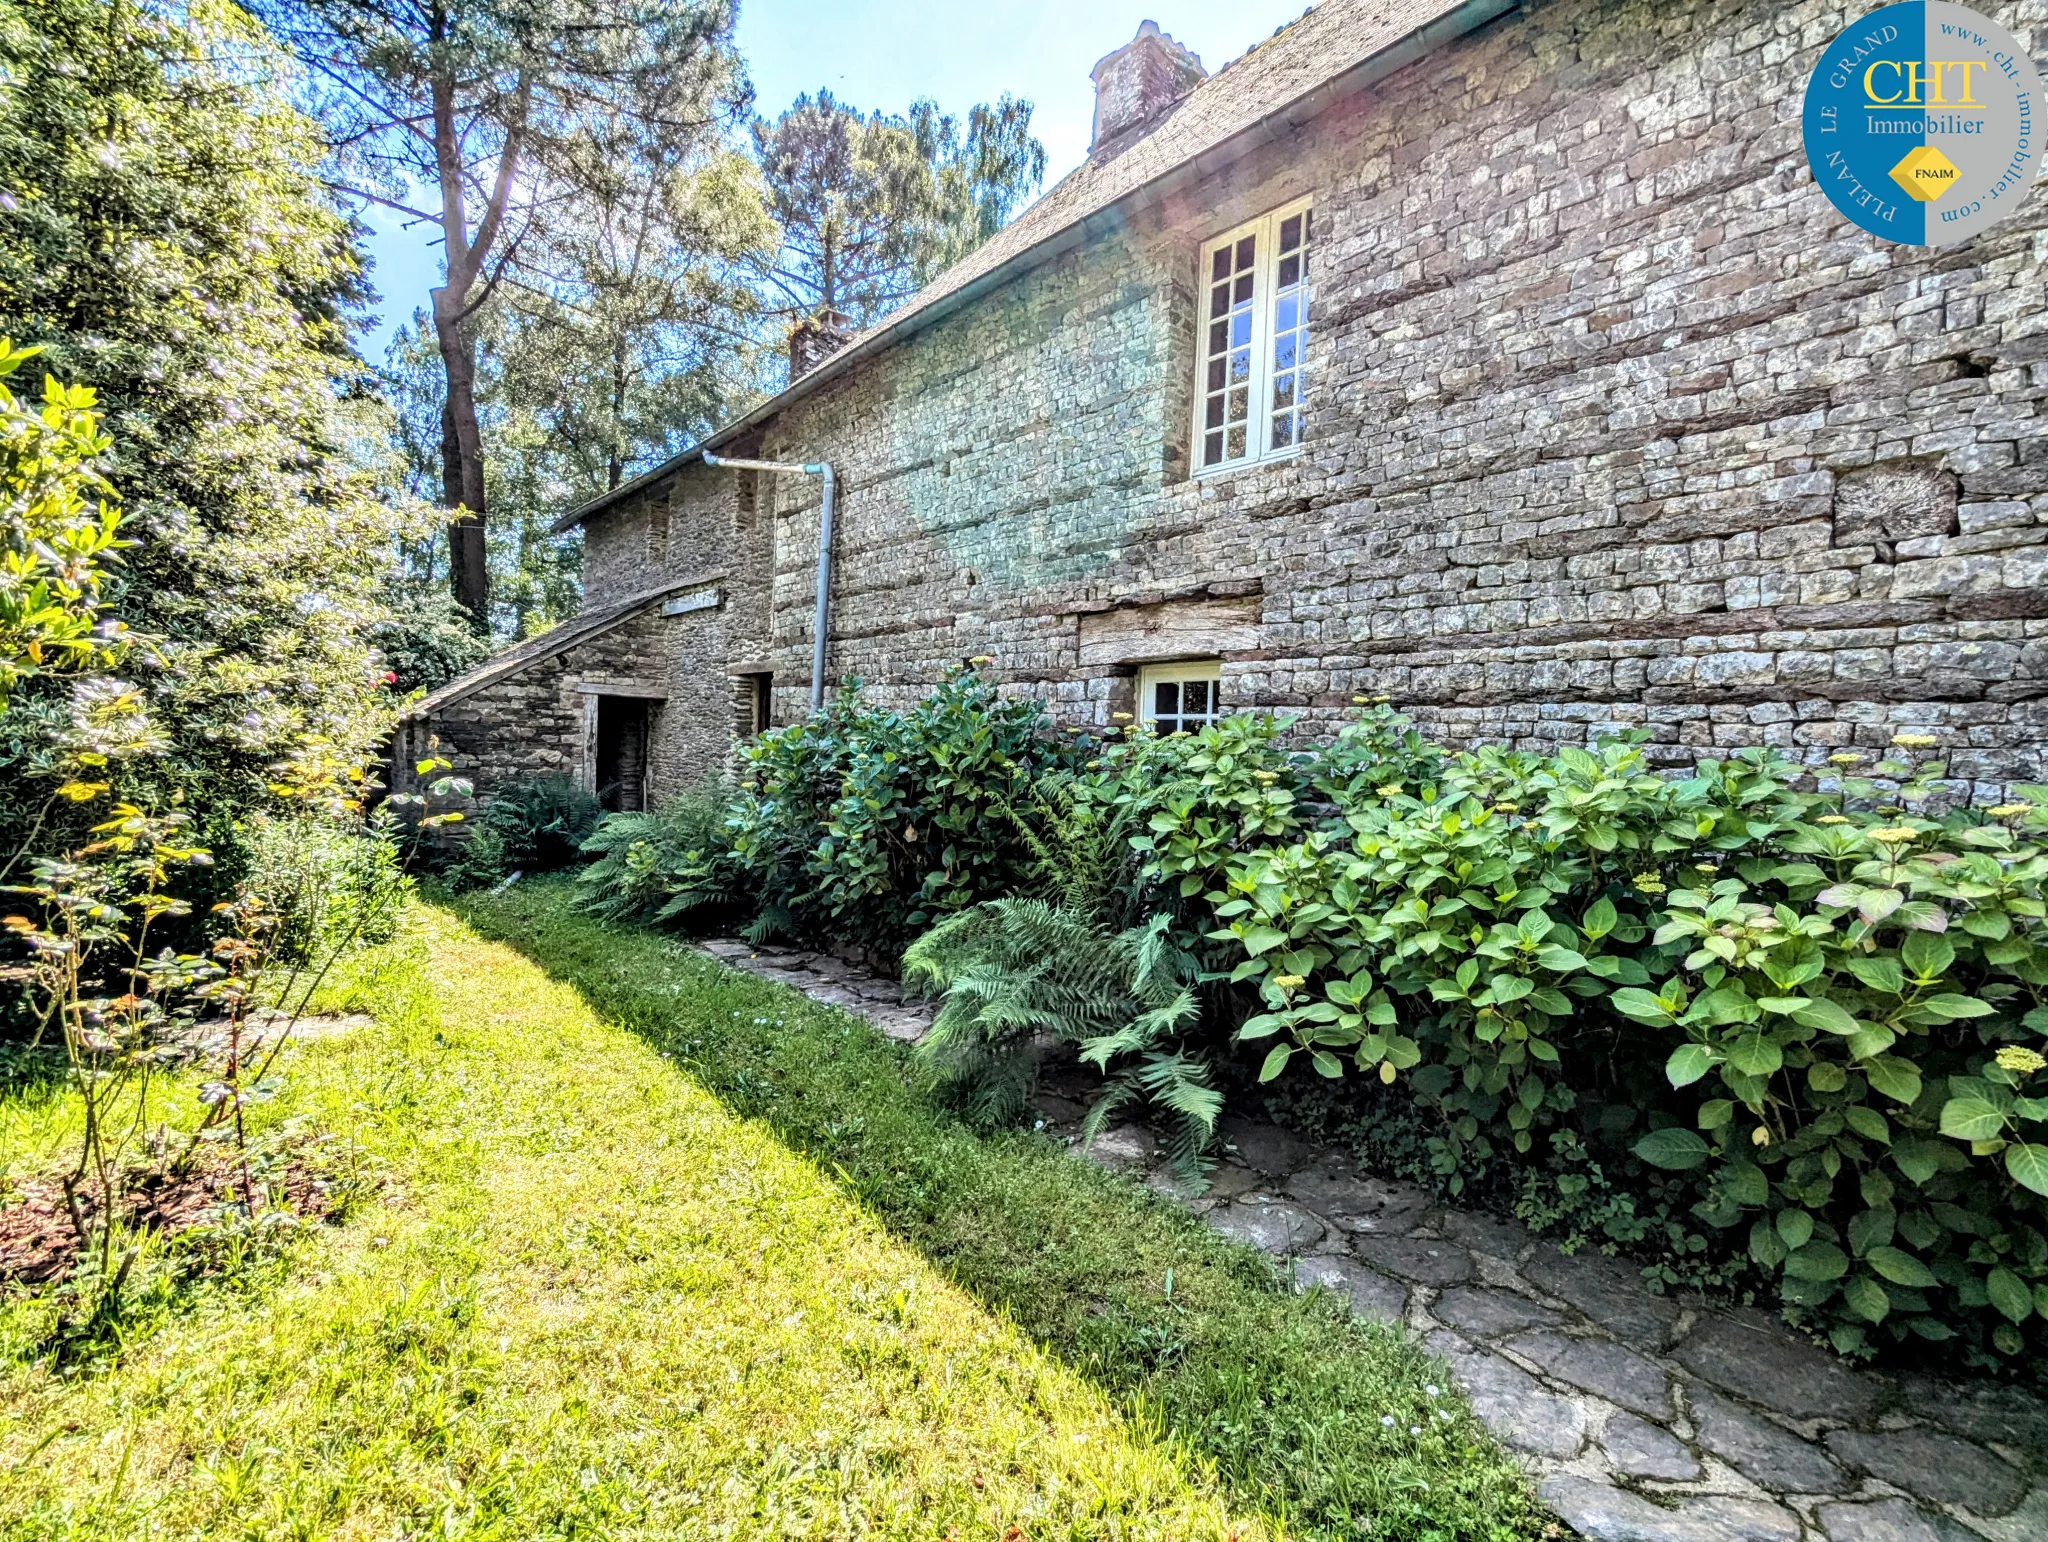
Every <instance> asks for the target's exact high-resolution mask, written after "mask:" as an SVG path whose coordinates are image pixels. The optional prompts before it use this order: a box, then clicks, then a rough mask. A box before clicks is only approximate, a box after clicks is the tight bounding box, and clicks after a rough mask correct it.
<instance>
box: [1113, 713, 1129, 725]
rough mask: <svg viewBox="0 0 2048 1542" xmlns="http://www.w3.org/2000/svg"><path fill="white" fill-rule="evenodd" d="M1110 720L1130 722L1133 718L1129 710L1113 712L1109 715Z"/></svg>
mask: <svg viewBox="0 0 2048 1542" xmlns="http://www.w3.org/2000/svg"><path fill="white" fill-rule="evenodd" d="M1109 720H1110V721H1111V722H1112V723H1128V722H1129V721H1130V720H1131V715H1130V713H1128V712H1112V713H1110V715H1109Z"/></svg>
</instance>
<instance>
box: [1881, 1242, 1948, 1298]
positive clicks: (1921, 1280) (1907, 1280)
mask: <svg viewBox="0 0 2048 1542" xmlns="http://www.w3.org/2000/svg"><path fill="white" fill-rule="evenodd" d="M1869 1257H1870V1267H1871V1268H1873V1269H1875V1270H1876V1271H1877V1272H1878V1273H1879V1274H1881V1275H1883V1276H1884V1277H1885V1278H1886V1279H1888V1280H1890V1281H1891V1282H1892V1283H1893V1284H1894V1285H1905V1286H1908V1287H1910V1288H1912V1289H1914V1290H1926V1289H1927V1288H1928V1287H1929V1286H1932V1285H1937V1284H1939V1283H1940V1281H1938V1280H1936V1279H1935V1277H1934V1271H1933V1270H1932V1269H1930V1268H1928V1267H1927V1265H1925V1264H1923V1263H1922V1262H1920V1260H1919V1259H1917V1258H1915V1257H1914V1256H1913V1255H1912V1254H1911V1253H1908V1252H1906V1251H1905V1250H1904V1249H1903V1248H1895V1247H1878V1248H1872V1249H1871V1250H1870V1255H1869Z"/></svg>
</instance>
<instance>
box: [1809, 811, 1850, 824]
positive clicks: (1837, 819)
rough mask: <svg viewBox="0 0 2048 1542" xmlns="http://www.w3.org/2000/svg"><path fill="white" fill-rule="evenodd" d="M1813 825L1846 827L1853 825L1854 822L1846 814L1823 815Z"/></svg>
mask: <svg viewBox="0 0 2048 1542" xmlns="http://www.w3.org/2000/svg"><path fill="white" fill-rule="evenodd" d="M1814 823H1815V824H1817V825H1847V824H1854V823H1855V821H1854V820H1853V819H1851V818H1850V817H1849V816H1848V815H1847V814H1823V815H1821V816H1820V818H1818V819H1816V820H1815V821H1814Z"/></svg>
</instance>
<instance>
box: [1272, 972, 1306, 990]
mask: <svg viewBox="0 0 2048 1542" xmlns="http://www.w3.org/2000/svg"><path fill="white" fill-rule="evenodd" d="M1273 983H1274V984H1275V985H1277V986H1279V987H1280V989H1282V990H1284V991H1291V990H1298V989H1300V988H1301V987H1302V986H1304V985H1306V984H1308V979H1307V977H1306V976H1305V975H1298V974H1276V975H1274V976H1273Z"/></svg>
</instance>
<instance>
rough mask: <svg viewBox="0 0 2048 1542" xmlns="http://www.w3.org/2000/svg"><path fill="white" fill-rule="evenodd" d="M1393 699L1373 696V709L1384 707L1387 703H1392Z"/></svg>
mask: <svg viewBox="0 0 2048 1542" xmlns="http://www.w3.org/2000/svg"><path fill="white" fill-rule="evenodd" d="M1393 699H1394V698H1393V697H1391V696H1375V697H1373V699H1372V704H1373V705H1374V706H1375V707H1384V706H1385V705H1386V704H1387V703H1388V702H1390V701H1392V700H1393Z"/></svg>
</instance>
